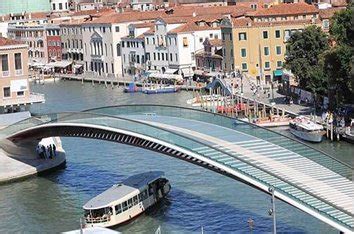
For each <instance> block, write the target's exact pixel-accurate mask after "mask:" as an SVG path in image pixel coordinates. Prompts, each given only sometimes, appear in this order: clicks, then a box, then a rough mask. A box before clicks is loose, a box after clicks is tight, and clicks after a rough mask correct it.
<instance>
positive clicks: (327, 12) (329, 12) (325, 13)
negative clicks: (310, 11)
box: [320, 7, 345, 19]
mask: <svg viewBox="0 0 354 234" xmlns="http://www.w3.org/2000/svg"><path fill="white" fill-rule="evenodd" d="M344 9H345V8H341V7H331V8H327V9H321V10H320V18H321V19H330V18H332V16H333V15H334V13H336V12H338V11H341V10H344Z"/></svg>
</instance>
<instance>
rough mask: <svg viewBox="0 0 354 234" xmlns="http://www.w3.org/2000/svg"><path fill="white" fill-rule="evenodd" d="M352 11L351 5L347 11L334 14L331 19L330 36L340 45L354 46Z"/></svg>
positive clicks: (353, 17)
mask: <svg viewBox="0 0 354 234" xmlns="http://www.w3.org/2000/svg"><path fill="white" fill-rule="evenodd" d="M353 24H354V11H353V3H352V4H351V5H348V7H347V9H345V10H342V11H339V12H336V13H335V14H334V16H333V17H332V19H331V24H330V28H329V33H330V35H331V36H332V37H333V38H334V39H335V41H336V42H337V43H338V44H340V45H342V44H346V45H349V46H351V47H353V46H354V40H353V38H354V25H353Z"/></svg>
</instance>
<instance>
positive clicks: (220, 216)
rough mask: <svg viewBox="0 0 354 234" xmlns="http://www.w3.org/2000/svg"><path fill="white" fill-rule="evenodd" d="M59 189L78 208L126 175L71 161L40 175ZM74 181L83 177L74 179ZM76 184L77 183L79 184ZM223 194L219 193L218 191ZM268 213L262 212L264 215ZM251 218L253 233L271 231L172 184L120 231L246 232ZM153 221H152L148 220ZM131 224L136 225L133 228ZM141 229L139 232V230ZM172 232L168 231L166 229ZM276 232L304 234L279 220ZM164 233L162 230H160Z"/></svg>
mask: <svg viewBox="0 0 354 234" xmlns="http://www.w3.org/2000/svg"><path fill="white" fill-rule="evenodd" d="M43 177H44V178H45V179H48V180H50V181H52V182H54V183H56V184H59V185H60V186H63V187H66V188H67V189H69V190H72V191H74V192H75V193H76V194H77V195H78V196H80V199H79V200H80V202H83V203H82V204H80V206H78V209H81V208H79V207H81V206H82V205H83V204H84V203H85V202H86V201H87V200H88V199H90V198H92V197H94V196H96V195H97V194H99V193H101V192H103V191H104V190H106V189H107V188H109V187H110V186H112V185H113V184H116V183H118V182H119V181H121V180H122V179H124V178H126V177H127V176H126V175H123V174H119V173H113V172H111V171H108V170H104V169H101V168H98V167H97V166H93V165H89V166H88V165H85V163H78V162H70V163H69V164H68V166H67V167H66V168H65V169H62V170H58V171H56V172H53V173H51V174H48V175H45V176H43ZM77 178H85V179H80V180H77ZM78 181H79V182H78ZM220 192H221V193H222V191H220ZM266 212H267V211H265V213H266ZM249 218H252V219H253V220H254V223H255V228H254V230H253V233H265V232H271V231H272V219H271V217H268V216H266V214H265V215H264V216H262V215H259V214H257V213H253V212H251V211H249V210H245V209H240V208H237V207H235V206H232V205H230V204H227V203H223V202H219V201H213V200H211V199H208V198H206V197H201V196H198V195H195V194H192V193H190V192H187V191H184V190H182V189H180V188H176V187H174V186H173V184H172V190H171V193H170V194H169V195H168V197H166V199H164V200H163V201H161V202H160V203H159V204H158V205H156V206H154V207H153V208H151V209H149V210H148V211H147V212H146V213H145V214H143V215H142V216H141V217H138V218H137V219H136V220H134V221H132V222H131V223H128V224H127V225H125V226H123V227H119V228H118V230H120V231H127V232H146V230H149V227H148V226H151V222H153V223H154V225H153V227H150V228H151V230H149V231H150V233H151V232H153V231H154V230H155V229H156V228H157V227H158V226H159V225H160V226H161V229H162V230H164V227H170V226H172V227H173V228H172V229H176V233H182V232H199V233H200V232H201V227H203V228H204V231H205V232H208V233H210V232H212V233H216V232H217V233H249V232H250V230H249V227H248V223H247V220H248V219H249ZM151 220H153V221H151ZM134 225H138V226H139V227H138V229H136V228H137V227H135V226H134ZM140 228H141V229H140ZM169 229H171V228H169ZM277 231H278V232H279V233H281V232H286V233H289V232H291V233H304V232H305V231H304V230H302V229H300V228H298V227H294V226H290V225H288V224H286V223H285V222H282V221H277ZM163 232H164V231H163Z"/></svg>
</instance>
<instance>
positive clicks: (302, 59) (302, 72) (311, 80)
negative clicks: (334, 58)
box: [285, 25, 329, 92]
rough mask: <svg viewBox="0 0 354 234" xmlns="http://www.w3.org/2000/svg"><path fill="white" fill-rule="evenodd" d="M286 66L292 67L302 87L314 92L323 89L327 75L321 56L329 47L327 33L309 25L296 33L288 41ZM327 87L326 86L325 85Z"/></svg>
mask: <svg viewBox="0 0 354 234" xmlns="http://www.w3.org/2000/svg"><path fill="white" fill-rule="evenodd" d="M286 48H287V57H286V58H285V68H287V69H290V70H291V72H292V73H293V74H294V75H295V77H296V79H297V81H298V82H299V86H300V88H303V89H307V90H308V89H311V91H312V92H318V91H323V85H325V84H326V77H325V76H323V74H324V73H323V72H321V70H322V71H323V69H322V67H321V66H322V64H320V63H319V56H320V54H321V53H323V52H324V51H325V50H327V49H328V48H329V45H328V38H327V35H326V34H325V33H324V32H322V30H321V28H319V27H317V26H314V25H313V26H309V27H307V28H305V29H304V31H302V32H296V33H294V34H293V35H292V36H291V37H290V39H289V40H288V42H287V45H286ZM325 87H326V86H325Z"/></svg>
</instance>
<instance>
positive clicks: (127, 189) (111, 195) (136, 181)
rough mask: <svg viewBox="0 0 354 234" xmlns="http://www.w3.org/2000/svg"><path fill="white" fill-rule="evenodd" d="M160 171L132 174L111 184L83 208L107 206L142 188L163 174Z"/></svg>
mask: <svg viewBox="0 0 354 234" xmlns="http://www.w3.org/2000/svg"><path fill="white" fill-rule="evenodd" d="M163 175H164V173H163V172H162V171H151V172H145V173H141V174H137V175H133V176H131V177H129V178H127V179H125V180H123V181H122V183H121V184H116V185H113V186H112V187H111V188H109V189H107V190H106V191H104V192H103V193H101V194H99V195H98V196H96V197H94V198H92V199H91V200H90V201H88V202H87V203H86V204H85V205H84V207H83V208H84V209H99V208H104V207H107V206H108V205H109V204H111V203H112V202H115V201H117V200H119V199H121V198H124V197H126V196H127V195H129V194H131V193H133V192H136V194H138V191H139V190H140V189H142V188H143V187H144V186H145V185H147V184H149V183H150V182H152V181H154V180H156V179H157V178H159V177H161V176H163ZM122 202H123V201H122Z"/></svg>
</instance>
